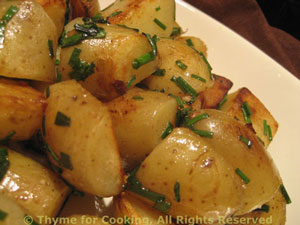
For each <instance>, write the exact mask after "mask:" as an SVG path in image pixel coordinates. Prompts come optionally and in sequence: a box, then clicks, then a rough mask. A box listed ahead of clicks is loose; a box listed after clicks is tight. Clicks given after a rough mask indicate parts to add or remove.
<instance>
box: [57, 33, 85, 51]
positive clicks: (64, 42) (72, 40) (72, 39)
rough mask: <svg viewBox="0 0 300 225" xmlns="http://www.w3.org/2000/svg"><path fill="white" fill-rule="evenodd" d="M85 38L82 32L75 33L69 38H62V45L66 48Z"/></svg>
mask: <svg viewBox="0 0 300 225" xmlns="http://www.w3.org/2000/svg"><path fill="white" fill-rule="evenodd" d="M82 40H83V35H82V33H78V34H74V35H72V36H69V37H67V38H62V39H61V47H62V48H66V47H69V46H73V45H77V44H79V43H80V42H81V41H82Z"/></svg>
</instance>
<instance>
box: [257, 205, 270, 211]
mask: <svg viewBox="0 0 300 225" xmlns="http://www.w3.org/2000/svg"><path fill="white" fill-rule="evenodd" d="M254 211H255V212H266V213H268V212H269V211H270V206H269V205H266V204H263V205H262V206H261V208H258V209H255V210H254Z"/></svg>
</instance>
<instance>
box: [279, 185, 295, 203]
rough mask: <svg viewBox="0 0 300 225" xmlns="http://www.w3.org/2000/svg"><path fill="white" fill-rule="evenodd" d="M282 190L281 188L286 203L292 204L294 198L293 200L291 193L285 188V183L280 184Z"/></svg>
mask: <svg viewBox="0 0 300 225" xmlns="http://www.w3.org/2000/svg"><path fill="white" fill-rule="evenodd" d="M280 190H281V193H282V195H283V197H284V199H285V201H286V204H291V203H292V200H291V198H290V196H289V194H288V193H287V191H286V189H285V187H284V185H283V184H281V185H280Z"/></svg>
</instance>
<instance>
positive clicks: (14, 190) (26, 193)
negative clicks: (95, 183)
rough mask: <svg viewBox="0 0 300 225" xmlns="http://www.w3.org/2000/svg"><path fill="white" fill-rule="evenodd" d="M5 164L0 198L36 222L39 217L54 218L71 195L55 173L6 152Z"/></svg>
mask: <svg viewBox="0 0 300 225" xmlns="http://www.w3.org/2000/svg"><path fill="white" fill-rule="evenodd" d="M8 160H9V162H10V166H9V169H8V171H7V173H6V175H5V176H4V178H3V180H2V181H1V183H0V195H1V196H2V195H3V196H7V197H9V198H11V199H13V200H14V201H15V202H16V203H17V204H18V205H20V206H21V207H23V208H24V209H25V210H26V211H27V212H28V213H29V215H31V216H32V217H33V218H34V219H35V220H36V221H37V219H38V216H40V215H45V216H49V217H54V216H56V214H57V213H58V211H59V209H60V208H61V206H62V205H63V203H64V201H65V199H66V198H67V195H68V194H69V193H70V189H69V187H68V186H67V185H66V184H65V183H64V182H63V181H62V180H61V179H60V178H59V177H58V176H57V175H56V174H55V173H53V172H52V171H50V170H49V169H47V168H45V167H43V166H42V165H40V164H39V163H37V162H35V161H34V160H32V159H31V158H28V157H25V156H23V155H21V154H20V153H17V152H15V151H12V150H8ZM23 216H24V215H23Z"/></svg>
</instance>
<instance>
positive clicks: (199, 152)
mask: <svg viewBox="0 0 300 225" xmlns="http://www.w3.org/2000/svg"><path fill="white" fill-rule="evenodd" d="M137 179H138V180H139V181H140V182H141V184H142V185H143V186H144V187H146V188H148V189H150V190H151V191H154V192H157V193H159V194H162V195H164V196H165V198H166V201H168V202H170V203H171V207H170V210H169V211H168V214H169V215H172V216H175V217H176V216H182V215H184V216H188V217H193V218H196V217H197V216H198V217H207V218H212V220H215V221H216V220H217V218H218V216H229V215H232V214H233V213H235V212H236V211H237V210H238V209H240V207H241V206H242V205H241V201H240V199H241V198H242V196H243V192H244V189H243V187H242V185H241V181H240V179H239V178H238V177H236V175H235V173H234V168H233V167H232V166H231V165H230V164H229V163H228V162H227V161H226V160H225V159H224V157H223V156H221V155H220V154H219V153H217V152H216V151H214V149H213V148H212V147H211V145H210V144H208V142H207V141H206V139H205V138H201V137H199V136H198V135H196V134H195V133H193V132H192V131H190V130H189V129H187V128H176V129H174V130H173V132H172V133H171V134H170V135H169V136H167V137H166V138H165V139H164V140H163V141H162V142H161V143H160V144H159V145H158V146H157V147H156V148H155V149H154V150H153V151H152V153H151V154H150V155H149V156H148V157H147V158H146V159H145V161H144V162H143V163H142V164H141V167H140V168H139V170H138V172H137ZM176 183H179V185H180V202H178V200H177V198H176V196H175V191H174V187H175V185H176ZM153 204H154V203H153Z"/></svg>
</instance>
